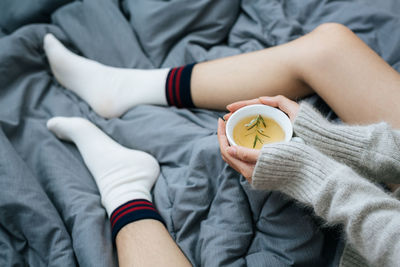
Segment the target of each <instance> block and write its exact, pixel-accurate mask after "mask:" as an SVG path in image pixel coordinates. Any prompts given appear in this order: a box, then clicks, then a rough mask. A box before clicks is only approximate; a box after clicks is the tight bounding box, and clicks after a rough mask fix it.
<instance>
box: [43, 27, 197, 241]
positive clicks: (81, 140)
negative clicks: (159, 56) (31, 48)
mask: <svg viewBox="0 0 400 267" xmlns="http://www.w3.org/2000/svg"><path fill="white" fill-rule="evenodd" d="M44 50H45V53H46V55H47V58H48V60H49V63H50V67H51V70H52V72H53V74H54V76H55V77H56V79H57V80H58V82H59V83H60V84H61V85H63V86H64V87H66V88H67V89H69V90H71V91H73V92H74V93H76V94H77V95H78V96H79V97H81V98H82V99H83V100H85V101H86V102H87V103H88V104H89V105H90V106H91V107H92V109H93V110H94V111H95V112H97V113H98V114H99V115H101V116H103V117H105V118H114V117H120V116H121V115H123V114H124V113H125V112H126V111H127V110H129V109H130V108H132V107H134V106H136V105H138V104H156V105H172V106H177V107H189V108H190V107H194V104H193V101H192V98H191V92H190V79H191V74H192V70H193V67H194V66H195V65H194V64H190V65H187V66H182V67H179V68H172V69H157V70H140V69H121V68H114V67H110V66H106V65H103V64H100V63H98V62H96V61H93V60H90V59H86V58H83V57H80V56H78V55H76V54H74V53H72V52H71V51H69V50H68V49H66V48H65V47H64V46H63V45H62V44H61V43H60V42H59V41H58V40H57V39H56V38H55V37H54V36H53V35H51V34H47V35H46V36H45V38H44ZM47 127H48V128H49V130H51V131H52V132H53V133H54V134H55V135H56V136H57V137H58V138H60V139H62V140H66V141H70V142H73V143H75V144H76V146H77V147H78V149H79V151H80V153H81V155H82V157H83V159H84V161H85V164H86V165H87V167H88V169H89V170H90V172H91V173H92V175H93V177H94V179H95V181H96V184H97V186H98V188H99V192H100V195H101V201H102V204H103V206H104V207H105V209H106V211H107V214H108V216H109V218H110V221H111V225H112V235H113V239H114V240H115V238H116V236H117V234H118V232H119V230H120V229H122V228H123V227H124V226H125V225H127V224H129V223H132V222H134V221H137V220H142V219H155V220H159V221H161V222H163V220H162V218H161V216H160V215H159V213H158V212H157V210H156V209H155V207H154V206H153V204H152V199H151V194H150V190H151V188H152V187H153V185H154V183H155V181H156V180H157V178H158V175H159V165H158V162H157V160H156V159H155V158H154V157H153V156H151V155H150V154H148V153H145V152H142V151H138V150H133V149H128V148H125V147H123V146H121V145H119V144H118V143H116V142H115V141H114V140H112V139H111V138H110V137H108V136H107V135H106V134H104V133H103V132H102V131H101V130H100V129H98V128H97V127H96V126H95V125H94V124H92V123H91V122H89V121H88V120H86V119H83V118H77V117H75V118H66V117H54V118H52V119H50V120H49V121H48V122H47Z"/></svg>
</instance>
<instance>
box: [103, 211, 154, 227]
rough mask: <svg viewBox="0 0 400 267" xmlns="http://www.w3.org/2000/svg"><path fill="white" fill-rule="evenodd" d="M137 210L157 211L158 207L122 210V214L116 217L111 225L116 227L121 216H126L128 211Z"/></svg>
mask: <svg viewBox="0 0 400 267" xmlns="http://www.w3.org/2000/svg"><path fill="white" fill-rule="evenodd" d="M136 210H154V211H156V209H155V208H153V207H134V208H130V209H128V210H126V211H124V212H122V213H121V214H120V215H118V216H117V217H116V218H115V220H114V222H111V227H114V225H115V223H116V222H117V221H118V219H119V218H121V217H122V216H124V215H125V214H127V213H130V212H133V211H136Z"/></svg>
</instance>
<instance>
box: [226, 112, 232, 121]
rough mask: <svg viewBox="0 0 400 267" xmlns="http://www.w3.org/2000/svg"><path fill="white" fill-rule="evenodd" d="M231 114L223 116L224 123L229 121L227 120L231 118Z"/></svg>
mask: <svg viewBox="0 0 400 267" xmlns="http://www.w3.org/2000/svg"><path fill="white" fill-rule="evenodd" d="M232 114H233V113H232V112H229V113H227V114H225V115H224V120H225V121H227V120H229V118H230V117H231V116H232Z"/></svg>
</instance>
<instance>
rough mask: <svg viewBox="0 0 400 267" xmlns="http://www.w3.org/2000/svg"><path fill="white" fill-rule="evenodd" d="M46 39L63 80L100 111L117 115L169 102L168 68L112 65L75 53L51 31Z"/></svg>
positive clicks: (56, 72) (47, 49)
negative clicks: (167, 86) (146, 68)
mask: <svg viewBox="0 0 400 267" xmlns="http://www.w3.org/2000/svg"><path fill="white" fill-rule="evenodd" d="M43 43H44V50H45V52H46V55H47V58H48V60H49V63H50V67H51V70H52V72H53V74H54V76H55V77H56V78H57V80H58V81H59V82H60V84H62V85H63V86H64V87H66V88H67V89H69V90H71V91H73V92H75V93H76V94H77V95H78V96H80V97H81V98H82V99H84V100H85V101H86V102H87V103H88V104H89V105H90V106H91V107H92V109H93V110H94V111H96V112H97V113H98V114H99V115H101V116H103V117H105V118H114V117H119V116H121V115H122V114H124V113H125V112H126V111H128V110H129V109H130V108H132V107H134V106H136V105H139V104H155V105H167V99H166V96H165V82H166V79H167V75H168V72H169V69H155V70H140V69H122V68H114V67H109V66H106V65H103V64H100V63H98V62H96V61H93V60H90V59H87V58H84V57H81V56H78V55H76V54H74V53H72V52H71V51H69V50H68V49H67V48H65V47H64V46H63V45H62V44H61V43H60V41H58V40H57V39H56V38H55V37H54V36H53V35H52V34H46V36H45V37H44V41H43Z"/></svg>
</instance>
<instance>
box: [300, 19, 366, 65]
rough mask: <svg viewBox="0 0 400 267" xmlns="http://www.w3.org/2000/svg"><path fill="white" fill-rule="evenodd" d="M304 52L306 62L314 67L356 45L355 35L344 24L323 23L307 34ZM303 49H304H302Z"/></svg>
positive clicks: (330, 60)
mask: <svg viewBox="0 0 400 267" xmlns="http://www.w3.org/2000/svg"><path fill="white" fill-rule="evenodd" d="M307 38H308V41H307V43H306V45H307V48H306V49H305V51H307V52H306V53H304V56H305V57H306V58H305V60H306V62H309V63H311V64H312V65H313V66H314V67H315V66H319V65H321V64H326V63H328V62H334V61H335V60H336V59H337V58H340V56H341V55H343V53H345V52H346V51H349V49H352V48H354V47H355V46H356V45H358V42H359V41H357V39H358V37H356V35H355V34H354V33H353V32H352V31H351V30H350V29H349V28H347V27H346V26H344V25H341V24H338V23H325V24H322V25H320V26H318V27H317V28H315V29H314V30H313V31H312V32H311V33H310V34H309V35H308V37H307ZM303 51H304V50H303Z"/></svg>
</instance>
